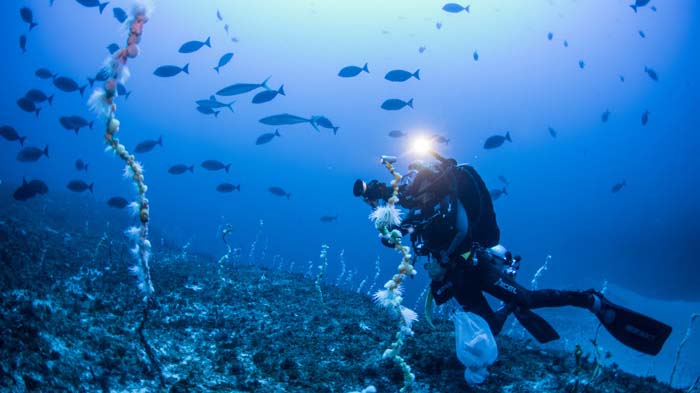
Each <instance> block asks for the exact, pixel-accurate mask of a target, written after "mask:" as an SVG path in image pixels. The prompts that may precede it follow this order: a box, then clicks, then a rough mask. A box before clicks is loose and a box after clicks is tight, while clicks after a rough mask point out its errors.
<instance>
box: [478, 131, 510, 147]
mask: <svg viewBox="0 0 700 393" xmlns="http://www.w3.org/2000/svg"><path fill="white" fill-rule="evenodd" d="M505 141H508V142H511V143H512V142H513V140H512V139H510V132H506V134H505V135H492V136H490V137H488V139H486V142H484V149H495V148H497V147H499V146H501V145H502V144H503V143H504V142H505Z"/></svg>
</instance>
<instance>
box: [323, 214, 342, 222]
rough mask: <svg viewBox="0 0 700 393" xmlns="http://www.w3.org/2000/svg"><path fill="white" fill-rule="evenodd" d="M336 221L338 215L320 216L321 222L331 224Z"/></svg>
mask: <svg viewBox="0 0 700 393" xmlns="http://www.w3.org/2000/svg"><path fill="white" fill-rule="evenodd" d="M337 220H338V215H337V214H336V215H335V216H321V222H326V223H328V222H333V221H337Z"/></svg>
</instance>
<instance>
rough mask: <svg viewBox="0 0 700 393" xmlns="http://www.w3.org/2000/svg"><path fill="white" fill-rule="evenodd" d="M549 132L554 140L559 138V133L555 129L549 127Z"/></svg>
mask: <svg viewBox="0 0 700 393" xmlns="http://www.w3.org/2000/svg"><path fill="white" fill-rule="evenodd" d="M547 131H549V135H551V136H552V138H556V137H557V131H556V130H555V129H554V128H552V127H547Z"/></svg>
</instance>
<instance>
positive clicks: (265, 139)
mask: <svg viewBox="0 0 700 393" xmlns="http://www.w3.org/2000/svg"><path fill="white" fill-rule="evenodd" d="M276 136H282V135H280V132H279V130H275V132H267V133H265V134H262V135H260V136H259V137H258V139H256V140H255V144H256V145H264V144H266V143H269V142H270V141H271V140H273V139H274V138H275V137H276Z"/></svg>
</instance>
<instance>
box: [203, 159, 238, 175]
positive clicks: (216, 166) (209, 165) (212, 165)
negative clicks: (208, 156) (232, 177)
mask: <svg viewBox="0 0 700 393" xmlns="http://www.w3.org/2000/svg"><path fill="white" fill-rule="evenodd" d="M202 168H204V169H206V170H208V171H220V170H222V169H223V170H225V171H226V173H228V170H229V169H230V168H231V164H228V165H224V164H223V163H222V162H221V161H217V160H206V161H202Z"/></svg>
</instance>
